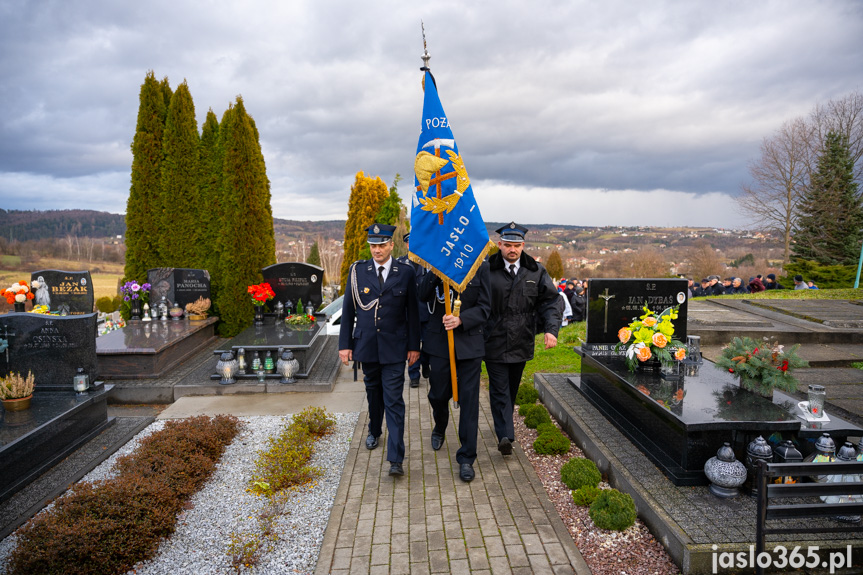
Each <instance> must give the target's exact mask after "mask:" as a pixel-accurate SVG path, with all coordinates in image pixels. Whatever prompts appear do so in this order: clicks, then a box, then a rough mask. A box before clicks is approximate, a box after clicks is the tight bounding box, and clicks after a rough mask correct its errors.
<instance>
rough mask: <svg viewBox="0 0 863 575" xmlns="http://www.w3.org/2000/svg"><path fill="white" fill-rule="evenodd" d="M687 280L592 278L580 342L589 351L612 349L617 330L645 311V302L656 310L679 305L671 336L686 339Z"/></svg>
mask: <svg viewBox="0 0 863 575" xmlns="http://www.w3.org/2000/svg"><path fill="white" fill-rule="evenodd" d="M686 288H687V282H686V280H684V279H607V278H596V279H593V278H592V279H591V280H590V282H588V286H587V339H586V342H585V345H584V346H583V347H584V349H585V350H586V351H588V352H589V353H591V354H592V355H622V354H623V350H622V349H621V351H620V352H619V353H615V351H614V346H615V345H616V344H617V342H618V338H617V332H618V331H619V330H620V328H622V327H625V326H627V325H629V324H630V322H632V320H633V319H637V318H638V317H639V316H641V315H642V314H643V313H644V309H643V308H644V306H645V305H646V306H647V307H648V308H649V309H650V310H651V311H653V312H655V313H656V314H659V313H661V312H662V311H664V310H665V309H667V308H669V307H673V306H676V305H679V306H680V309H679V311H678V316H677V319H676V320H674V322H673V323H674V337H675V339H679V340H680V341H686V317H687V305H688V298H687V289H686Z"/></svg>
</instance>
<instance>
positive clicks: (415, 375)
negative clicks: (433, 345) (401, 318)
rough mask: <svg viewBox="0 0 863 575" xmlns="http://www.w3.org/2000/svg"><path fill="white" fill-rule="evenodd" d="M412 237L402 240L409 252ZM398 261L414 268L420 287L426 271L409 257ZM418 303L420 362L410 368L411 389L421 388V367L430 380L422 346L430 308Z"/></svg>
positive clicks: (397, 259) (407, 235)
mask: <svg viewBox="0 0 863 575" xmlns="http://www.w3.org/2000/svg"><path fill="white" fill-rule="evenodd" d="M410 237H411V235H410V234H409V233H408V234H405V235H404V237H403V238H402V240H403V241H404V243H405V247H406V248H408V250H410ZM396 261H397V262H401V263H403V264H407V265H409V266H411V268H413V270H414V274H415V275H416V277H417V286H419V283H420V281H422V277H423V275H425V274H426V273H427V272H426V269H425V268H424V267H422V266H421V265H419V264H418V263H416V262H412V261H410V260H409V259H408V257H407V255H404V256H402V257H400V258H396ZM417 303H418V304H419V320H420V360H419V361H418V362H414V363H412V364H410V365H409V366H408V379H410V386H411V387H419V386H420V366H422V376H423V377H424V378H426V379H428V377H429V356H428V354H427V353H426V351H425V347H424V346H423V344H422V342H423V340H424V339H425V331H426V325H427V324H428V321H429V308H428V305H427V304H426V303H425V302H424V301H418V302H417Z"/></svg>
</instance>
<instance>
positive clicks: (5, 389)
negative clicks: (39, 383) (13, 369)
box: [0, 371, 36, 411]
mask: <svg viewBox="0 0 863 575" xmlns="http://www.w3.org/2000/svg"><path fill="white" fill-rule="evenodd" d="M35 383H36V382H35V378H34V377H33V373H32V372H30V371H28V372H27V377H22V376H21V374H20V373H10V374H9V375H7V376H6V377H0V400H2V401H3V407H4V408H5V409H6V411H23V410H25V409H28V408H29V407H30V400H31V399H33V388H34V387H35Z"/></svg>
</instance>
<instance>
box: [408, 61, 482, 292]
mask: <svg viewBox="0 0 863 575" xmlns="http://www.w3.org/2000/svg"><path fill="white" fill-rule="evenodd" d="M424 87H425V98H424V100H423V117H422V132H421V133H420V138H419V143H418V144H417V155H416V158H415V160H414V176H415V179H414V184H415V186H416V188H415V190H414V194H413V199H412V201H411V240H410V254H408V257H409V258H410V259H411V260H413V261H415V262H418V263H421V264H423V265H427V266H429V267H430V268H431V270H432V272H433V273H435V274H436V275H437V276H438V277H440V278H441V279H442V280H444V281H446V282H448V283H449V284H450V285H451V286H452V287H453V289H455V290H456V291H458V292H461V291H464V288H465V286H467V284H468V282H469V281H470V280H471V279H472V278H473V276H474V274H475V273H476V270H477V268H478V267H479V265H480V264H481V263H482V262H483V260H484V259H485V256H486V254H487V253H488V250H489V248H491V247H492V246H493V245H494V244H492V243H491V242H490V241H489V239H488V231H487V230H486V228H485V222H484V221H483V219H482V215H481V214H480V211H479V206H478V205H477V203H476V200H475V198H474V195H473V189H471V185H470V178H468V174H467V170H466V169H465V167H464V162H463V161H462V158H461V155H460V154H459V152H458V146H456V143H455V138H453V134H452V130H451V129H450V125H449V120H448V119H447V116H446V114H445V113H444V111H443V106H441V103H440V98H439V97H438V93H437V87H436V86H435V82H434V78H433V77H432V75H431V72H429V71H428V70H426V71H425V79H424Z"/></svg>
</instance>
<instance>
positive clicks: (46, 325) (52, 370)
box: [0, 313, 98, 390]
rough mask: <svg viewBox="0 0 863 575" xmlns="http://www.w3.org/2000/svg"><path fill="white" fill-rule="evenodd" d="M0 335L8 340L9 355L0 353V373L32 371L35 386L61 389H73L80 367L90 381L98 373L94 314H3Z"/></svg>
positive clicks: (24, 373) (0, 320)
mask: <svg viewBox="0 0 863 575" xmlns="http://www.w3.org/2000/svg"><path fill="white" fill-rule="evenodd" d="M2 334H6V335H5V336H4V335H2ZM0 337H3V339H6V340H7V341H8V342H9V349H8V350H7V351H8V354H7V353H6V352H4V353H3V354H0V374H3V375H5V374H8V373H10V372H16V373H21V374H22V375H26V374H27V372H28V371H32V372H33V375H34V376H35V379H36V387H37V388H39V389H51V388H56V389H62V390H67V389H71V388H72V377H73V376H74V375H75V373H76V372H77V369H78V368H79V367H83V368H84V372H85V373H86V374H88V375H89V376H90V381H91V382H92V381H95V379H96V377H97V376H98V372H97V367H98V364H97V359H96V314H95V313H89V314H83V315H70V316H65V317H63V316H54V315H43V314H36V313H27V314H23V313H22V314H7V315H3V316H0Z"/></svg>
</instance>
